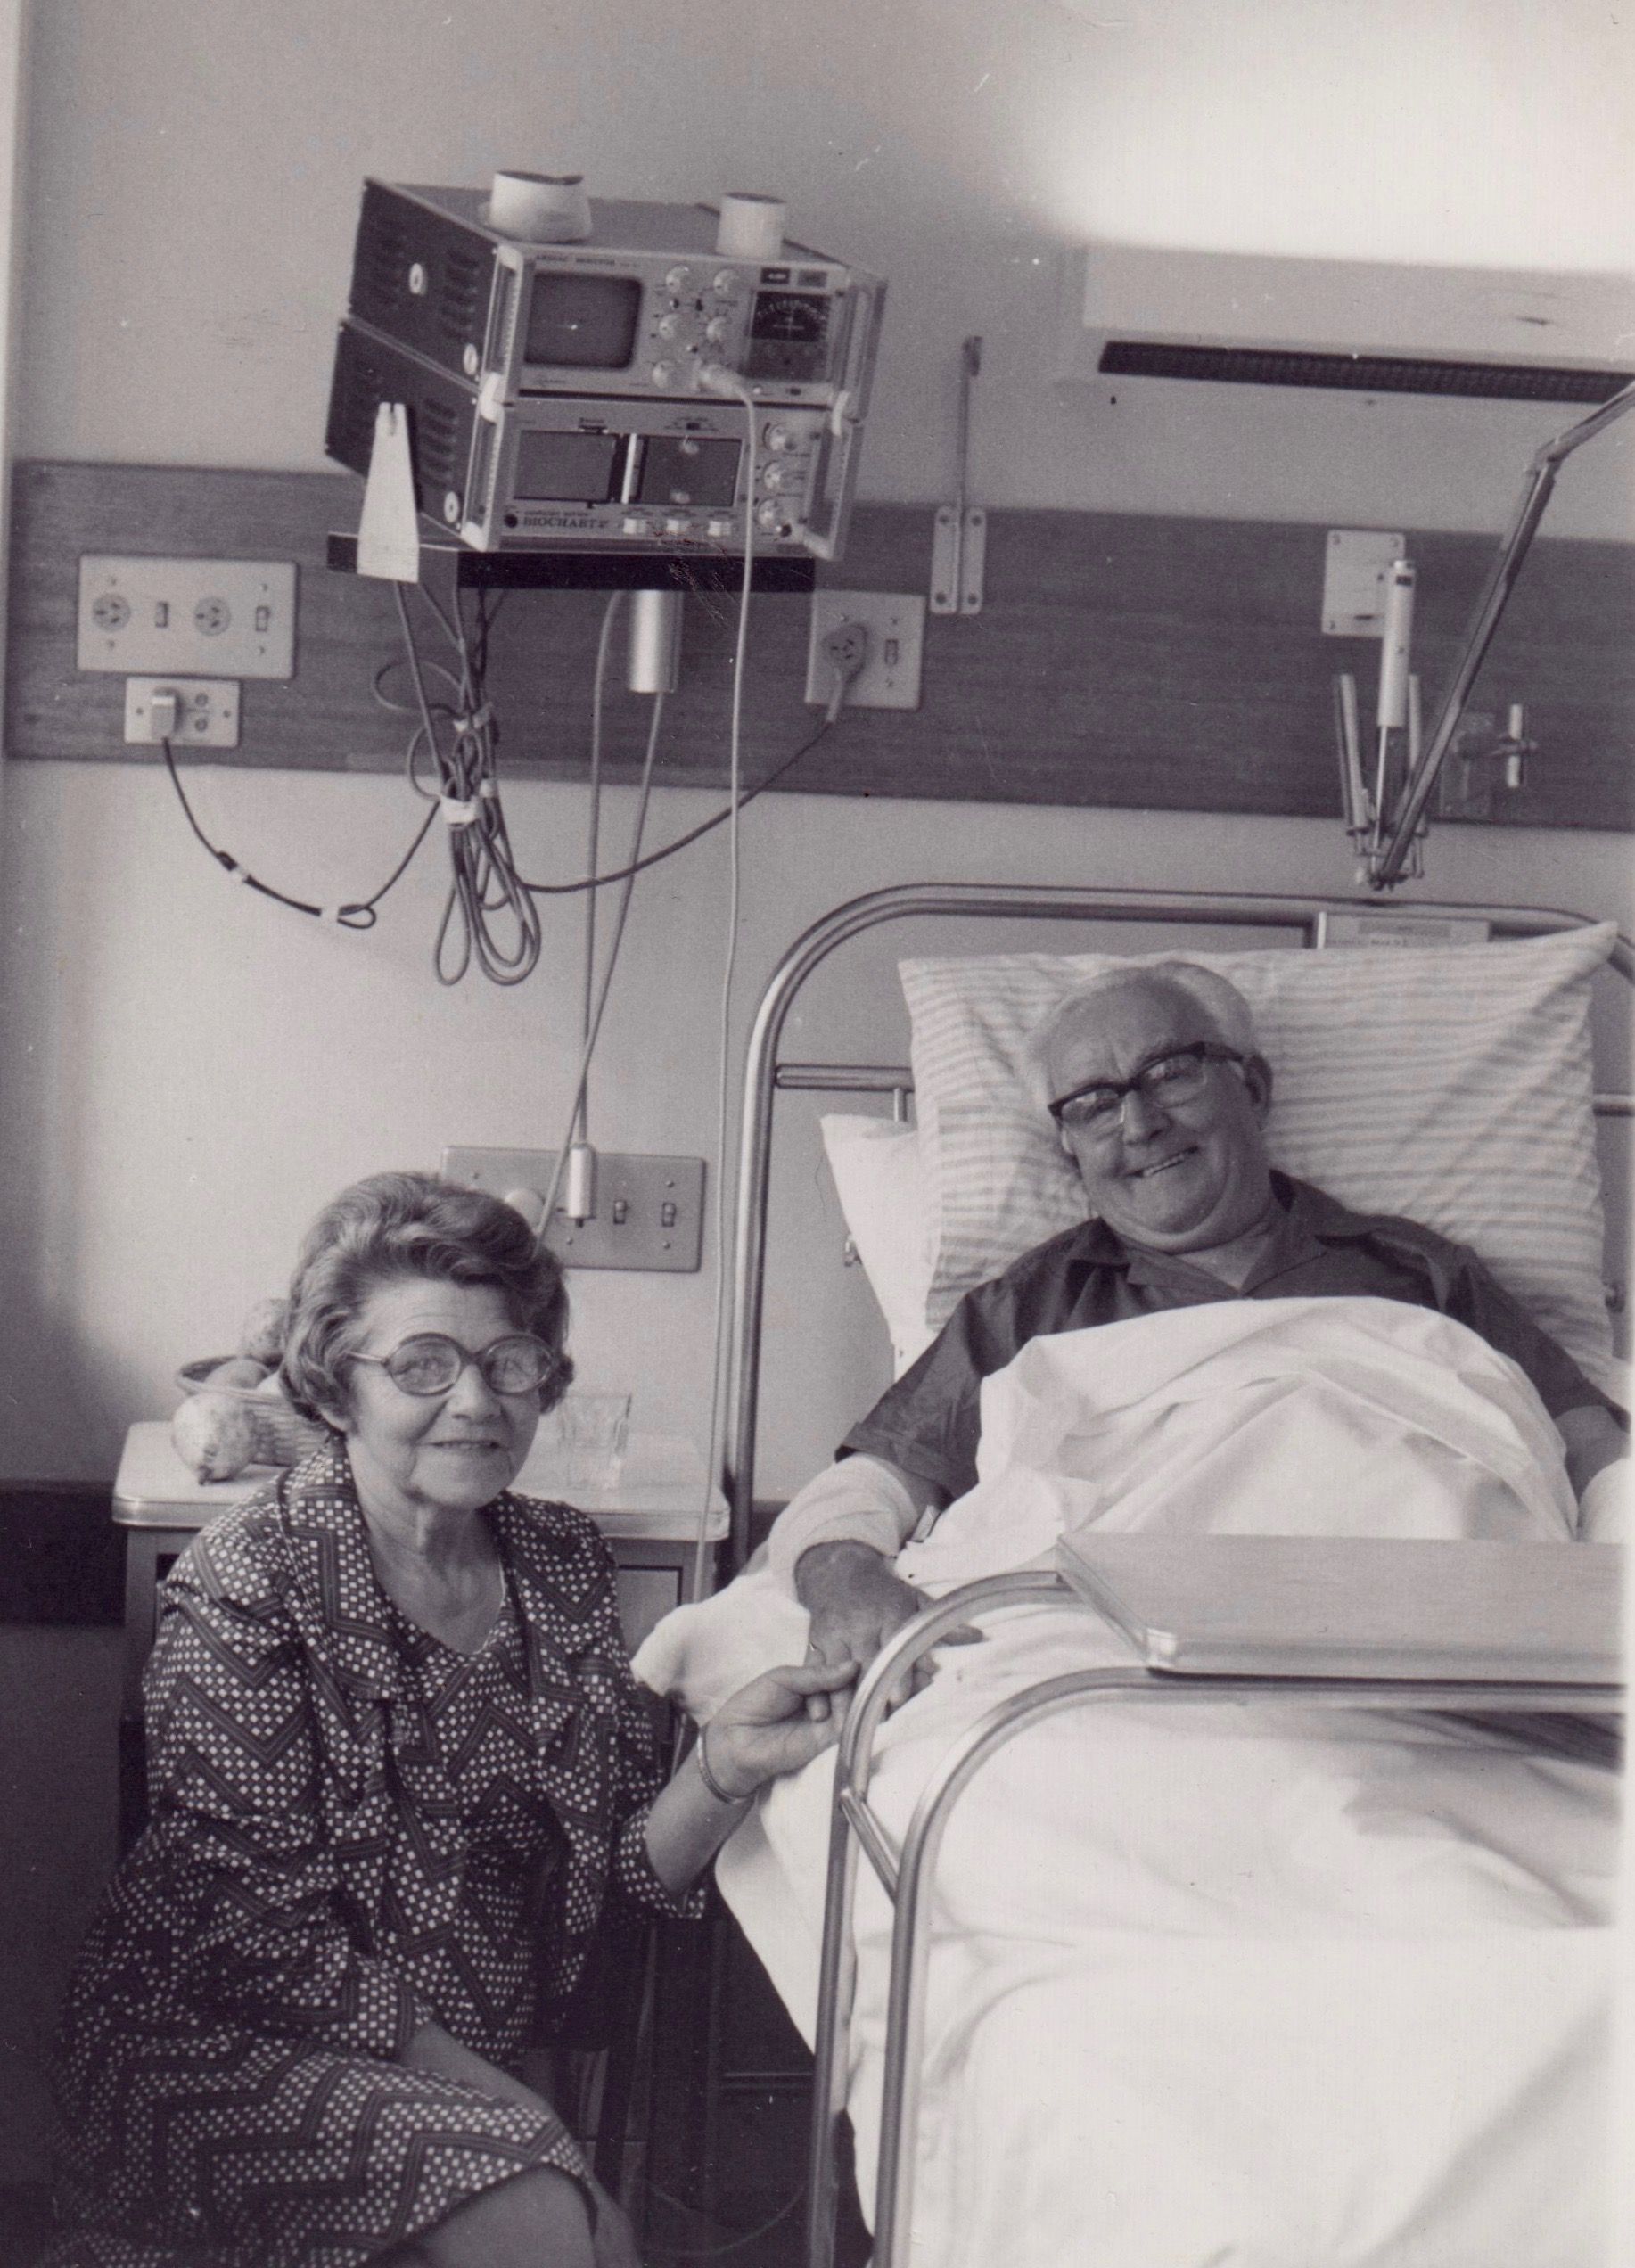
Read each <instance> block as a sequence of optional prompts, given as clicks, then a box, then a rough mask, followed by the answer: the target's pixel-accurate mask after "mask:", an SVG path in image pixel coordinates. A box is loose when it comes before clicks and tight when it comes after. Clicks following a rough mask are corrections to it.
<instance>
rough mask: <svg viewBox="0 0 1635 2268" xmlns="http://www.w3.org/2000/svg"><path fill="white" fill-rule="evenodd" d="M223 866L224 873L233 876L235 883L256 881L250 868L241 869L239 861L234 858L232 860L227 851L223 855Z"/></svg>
mask: <svg viewBox="0 0 1635 2268" xmlns="http://www.w3.org/2000/svg"><path fill="white" fill-rule="evenodd" d="M221 866H222V872H223V873H224V874H227V875H231V876H232V877H233V879H234V882H253V881H254V880H255V876H254V875H252V874H251V871H250V869H249V867H241V866H240V864H239V862H238V860H237V859H234V858H231V857H230V856H229V855H228V853H227V852H226V851H225V850H224V851H223V852H222V853H221Z"/></svg>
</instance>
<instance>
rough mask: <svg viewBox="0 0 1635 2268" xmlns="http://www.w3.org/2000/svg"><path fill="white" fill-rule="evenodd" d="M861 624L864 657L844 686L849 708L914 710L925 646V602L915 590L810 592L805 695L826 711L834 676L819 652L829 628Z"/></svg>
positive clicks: (916, 704)
mask: <svg viewBox="0 0 1635 2268" xmlns="http://www.w3.org/2000/svg"><path fill="white" fill-rule="evenodd" d="M844 622H857V623H860V624H861V626H862V627H863V629H865V630H867V633H868V659H867V661H866V662H865V663H864V664H863V667H862V669H861V670H859V673H858V675H857V677H856V678H854V679H853V680H852V682H851V684H850V685H849V686H847V688H846V701H845V705H846V707H847V708H848V709H917V708H918V707H919V705H920V665H921V661H922V659H923V657H924V648H925V601H924V597H922V596H920V595H919V594H918V593H917V592H913V591H908V592H904V591H833V590H816V591H814V592H813V593H812V629H811V640H810V643H809V646H808V648H807V655H806V697H807V699H808V701H809V702H812V703H816V705H817V707H818V708H820V709H826V708H827V706H828V704H829V701H830V697H831V696H832V694H833V693H834V670H833V669H832V668H831V667H830V664H829V661H828V658H827V656H826V654H825V653H824V650H823V642H824V640H825V638H826V637H828V635H829V632H830V631H831V630H837V629H840V627H841V625H842V623H844Z"/></svg>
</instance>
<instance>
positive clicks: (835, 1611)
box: [795, 1543, 927, 1719]
mask: <svg viewBox="0 0 1635 2268" xmlns="http://www.w3.org/2000/svg"><path fill="white" fill-rule="evenodd" d="M795 1596H796V1598H799V1600H800V1601H801V1605H802V1606H804V1607H805V1608H806V1609H807V1610H808V1612H809V1614H810V1615H811V1618H812V1634H811V1640H810V1646H809V1658H810V1659H811V1660H812V1661H814V1662H828V1663H831V1664H834V1665H836V1666H837V1667H838V1666H839V1665H840V1664H842V1663H846V1662H850V1663H851V1664H854V1665H855V1667H856V1668H857V1670H858V1671H859V1672H862V1671H863V1670H865V1669H867V1666H868V1664H870V1663H871V1662H872V1661H873V1660H874V1658H875V1655H876V1654H877V1653H878V1652H879V1651H880V1648H882V1647H883V1645H884V1644H885V1642H886V1640H887V1639H890V1638H892V1637H894V1636H895V1635H896V1633H897V1632H898V1631H900V1629H901V1628H902V1626H903V1624H904V1623H908V1622H912V1620H913V1619H914V1617H915V1615H917V1614H918V1613H919V1612H920V1610H921V1608H922V1607H923V1606H925V1605H926V1604H927V1601H926V1600H925V1599H924V1598H923V1597H922V1596H921V1594H920V1593H919V1592H918V1591H917V1590H913V1589H912V1588H911V1587H910V1586H909V1585H908V1583H906V1582H900V1581H899V1580H898V1578H897V1576H896V1575H894V1574H892V1572H891V1563H890V1561H889V1560H887V1559H886V1558H885V1557H884V1556H883V1553H881V1552H878V1551H874V1550H871V1549H870V1548H869V1546H868V1545H867V1544H866V1543H817V1544H814V1545H813V1546H812V1548H811V1549H810V1550H809V1551H804V1552H802V1553H801V1557H800V1559H799V1561H798V1562H797V1564H796V1566H795ZM806 1713H807V1714H808V1716H809V1717H813V1718H817V1719H822V1718H824V1717H826V1716H827V1715H828V1714H829V1713H830V1701H829V1697H828V1695H827V1694H826V1693H814V1694H810V1695H809V1696H808V1697H807V1703H806Z"/></svg>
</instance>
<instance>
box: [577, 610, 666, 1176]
mask: <svg viewBox="0 0 1635 2268" xmlns="http://www.w3.org/2000/svg"><path fill="white" fill-rule="evenodd" d="M623 604H624V593H623V592H622V591H615V592H614V593H613V595H612V597H611V598H610V599H609V600H608V602H607V604H606V605H605V606H604V608H603V610H602V631H601V635H600V637H598V638H597V640H596V674H595V676H594V678H593V679H592V681H591V692H590V809H589V813H588V817H587V823H586V834H585V871H586V873H587V874H595V872H596V862H597V859H598V858H599V856H600V854H601V846H602V723H603V715H604V702H605V699H606V694H607V657H608V650H609V647H610V645H611V644H612V636H613V625H614V623H615V622H616V621H617V620H618V619H619V612H620V607H621V606H622V605H623ZM656 745H657V742H656V740H655V738H654V737H653V735H651V734H650V735H649V736H648V747H649V750H650V751H651V750H652V749H653V747H655V746H656ZM651 761H652V759H651V754H650V756H649V766H651ZM643 777H644V787H643V800H642V807H641V808H642V818H644V819H645V817H646V810H647V804H646V782H647V775H646V774H644V776H643ZM641 834H642V830H641V826H640V825H639V824H638V826H637V830H636V835H635V843H636V848H635V850H633V851H632V852H631V856H632V857H633V858H634V857H637V856H638V855H639V853H640V850H641ZM634 879H635V877H634V876H632V877H631V880H632V881H634ZM625 902H626V904H627V905H628V904H629V890H628V888H627V892H626V898H625ZM595 990H596V892H595V891H594V890H587V892H585V985H584V993H583V997H582V998H581V1001H580V1007H579V1039H580V1042H581V1043H583V1042H585V1041H587V1040H588V1039H589V1038H590V1027H591V1023H592V1019H593V1016H594V1014H595V1008H594V999H593V996H594V994H595ZM587 1073H588V1061H587ZM568 1139H569V1141H570V1142H588V1141H589V1139H590V1081H589V1078H588V1075H587V1077H586V1078H584V1079H583V1080H581V1081H580V1082H579V1108H578V1111H577V1112H576V1113H575V1116H574V1122H573V1125H572V1127H571V1130H570V1132H569V1136H568Z"/></svg>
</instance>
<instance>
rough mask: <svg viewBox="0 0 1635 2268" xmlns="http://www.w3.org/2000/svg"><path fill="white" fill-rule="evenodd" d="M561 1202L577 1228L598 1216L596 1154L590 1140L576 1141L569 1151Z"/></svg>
mask: <svg viewBox="0 0 1635 2268" xmlns="http://www.w3.org/2000/svg"><path fill="white" fill-rule="evenodd" d="M560 1203H561V1206H562V1210H563V1212H564V1213H565V1214H566V1215H567V1217H568V1219H569V1220H571V1221H572V1223H573V1224H574V1226H575V1228H578V1227H579V1225H580V1224H581V1223H582V1222H584V1221H587V1220H594V1219H595V1217H596V1152H595V1150H593V1149H592V1148H591V1146H590V1144H589V1143H588V1142H575V1143H573V1144H572V1145H571V1147H570V1149H569V1151H568V1163H567V1168H566V1171H564V1172H563V1177H562V1197H561V1200H560Z"/></svg>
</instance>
